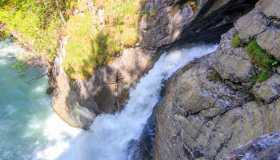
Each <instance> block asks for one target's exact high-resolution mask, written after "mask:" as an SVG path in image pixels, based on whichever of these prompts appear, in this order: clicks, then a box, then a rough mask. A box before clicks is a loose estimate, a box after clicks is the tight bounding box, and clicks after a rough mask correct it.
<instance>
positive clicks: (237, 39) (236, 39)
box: [231, 34, 241, 48]
mask: <svg viewBox="0 0 280 160" xmlns="http://www.w3.org/2000/svg"><path fill="white" fill-rule="evenodd" d="M240 44H241V39H240V37H239V35H238V34H235V35H234V36H233V37H232V40H231V46H232V47H233V48H237V47H240Z"/></svg>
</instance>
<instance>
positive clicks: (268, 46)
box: [257, 28, 280, 60]
mask: <svg viewBox="0 0 280 160" xmlns="http://www.w3.org/2000/svg"><path fill="white" fill-rule="evenodd" d="M257 42H258V44H259V45H260V46H261V47H262V48H263V49H265V50H266V51H267V52H268V53H269V54H271V55H273V56H274V57H275V58H277V59H278V60H280V52H279V51H280V29H276V28H269V29H267V30H266V31H265V32H263V33H261V34H260V35H258V37H257Z"/></svg>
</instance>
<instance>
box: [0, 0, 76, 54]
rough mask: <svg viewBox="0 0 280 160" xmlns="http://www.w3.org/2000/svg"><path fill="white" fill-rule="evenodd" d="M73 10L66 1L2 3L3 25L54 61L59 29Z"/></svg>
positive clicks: (6, 0) (0, 0) (1, 0)
mask: <svg viewBox="0 0 280 160" xmlns="http://www.w3.org/2000/svg"><path fill="white" fill-rule="evenodd" d="M72 6H73V2H72V1H67V0H44V1H38V0H0V23H3V24H5V30H6V32H8V33H12V34H13V35H14V36H15V37H16V38H17V39H19V41H21V42H22V43H24V44H27V45H31V46H32V47H33V49H35V51H37V52H38V53H43V54H45V55H46V56H47V57H49V58H50V59H52V58H53V57H54V55H55V53H56V47H57V39H58V37H59V27H60V26H61V24H62V21H63V19H67V18H68V16H67V15H68V12H69V9H70V8H71V7H72Z"/></svg>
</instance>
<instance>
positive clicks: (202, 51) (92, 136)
mask: <svg viewBox="0 0 280 160" xmlns="http://www.w3.org/2000/svg"><path fill="white" fill-rule="evenodd" d="M215 49H216V46H213V45H201V46H196V47H192V48H189V49H180V50H175V51H171V52H170V53H168V54H167V53H165V54H163V55H162V56H161V57H160V58H159V60H158V61H157V62H156V63H155V65H154V67H153V68H152V69H151V70H150V71H149V72H148V73H147V74H146V75H145V76H144V77H143V78H142V79H141V80H140V81H139V83H138V84H137V85H136V87H135V88H133V89H131V90H130V95H129V100H128V102H127V104H126V105H125V108H124V110H122V111H121V112H118V113H115V114H104V115H100V116H98V117H97V118H96V120H95V121H94V123H93V124H92V126H91V131H87V132H83V133H81V134H80V135H79V136H78V137H77V138H76V139H74V140H73V142H72V144H71V147H70V148H69V150H67V151H66V152H65V153H64V154H63V155H62V156H61V157H60V158H59V159H60V160H128V145H129V143H130V142H131V141H132V140H137V139H139V137H140V135H141V132H142V130H143V128H144V125H145V124H146V122H147V119H148V118H149V117H150V116H151V114H152V110H153V107H154V106H155V105H156V104H157V102H158V100H159V99H160V91H161V89H162V87H163V82H164V81H165V80H167V79H168V78H169V77H170V76H171V75H172V74H173V73H174V72H176V71H177V70H178V69H179V68H181V67H183V66H184V65H186V64H187V63H189V62H191V61H192V60H194V59H195V58H199V57H202V56H204V55H207V54H209V53H211V52H213V51H215Z"/></svg>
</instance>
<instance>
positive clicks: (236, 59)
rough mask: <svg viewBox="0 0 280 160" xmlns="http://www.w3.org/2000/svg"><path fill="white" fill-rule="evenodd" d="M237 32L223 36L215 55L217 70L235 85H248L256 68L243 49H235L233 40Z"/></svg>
mask: <svg viewBox="0 0 280 160" xmlns="http://www.w3.org/2000/svg"><path fill="white" fill-rule="evenodd" d="M235 34H237V32H236V31H235V30H234V29H232V30H230V31H229V32H227V33H226V34H224V35H223V36H222V39H221V43H220V47H219V49H218V51H217V53H216V54H215V60H214V61H215V63H214V68H215V70H216V71H217V72H218V73H219V74H220V75H221V77H222V78H223V79H226V80H230V81H233V82H235V83H239V82H240V83H248V82H250V80H251V78H252V76H254V75H255V67H254V65H253V64H252V63H251V60H250V57H249V56H248V54H247V53H246V50H245V49H244V48H242V47H239V48H233V47H232V42H231V41H232V38H233V36H234V35H235Z"/></svg>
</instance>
